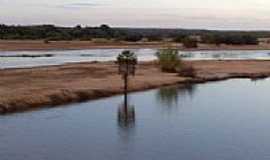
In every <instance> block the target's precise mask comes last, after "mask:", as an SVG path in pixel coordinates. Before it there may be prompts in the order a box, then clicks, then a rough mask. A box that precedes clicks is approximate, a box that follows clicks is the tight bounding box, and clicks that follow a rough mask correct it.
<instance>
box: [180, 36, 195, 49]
mask: <svg viewBox="0 0 270 160" xmlns="http://www.w3.org/2000/svg"><path fill="white" fill-rule="evenodd" d="M182 43H183V46H184V47H185V48H197V47H198V41H197V40H196V39H195V38H190V37H186V38H184V39H183V40H182Z"/></svg>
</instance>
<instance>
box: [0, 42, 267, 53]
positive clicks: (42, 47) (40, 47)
mask: <svg viewBox="0 0 270 160" xmlns="http://www.w3.org/2000/svg"><path fill="white" fill-rule="evenodd" d="M168 46H170V47H172V48H177V49H179V50H181V51H211V50H213V51H216V50H270V44H266V43H265V44H259V45H220V46H216V45H211V44H199V46H198V48H190V49H187V48H184V47H183V46H182V44H180V43H173V42H91V41H51V42H50V43H48V44H46V43H44V42H43V41H41V40H17V41H15V40H0V51H3V52H4V51H63V50H88V49H89V50H91V49H162V48H167V47H168Z"/></svg>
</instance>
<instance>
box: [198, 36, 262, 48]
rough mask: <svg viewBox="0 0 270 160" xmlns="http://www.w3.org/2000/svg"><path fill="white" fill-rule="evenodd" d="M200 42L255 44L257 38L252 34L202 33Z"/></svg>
mask: <svg viewBox="0 0 270 160" xmlns="http://www.w3.org/2000/svg"><path fill="white" fill-rule="evenodd" d="M202 42H203V43H208V44H216V45H220V44H229V45H257V44H258V43H259V41H258V38H257V37H255V36H252V35H248V34H244V35H238V34H222V35H217V34H214V35H204V36H202Z"/></svg>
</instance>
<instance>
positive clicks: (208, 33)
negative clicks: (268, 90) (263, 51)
mask: <svg viewBox="0 0 270 160" xmlns="http://www.w3.org/2000/svg"><path fill="white" fill-rule="evenodd" d="M191 36H193V37H194V36H199V37H200V40H198V39H194V38H190V37H191ZM266 37H270V32H267V31H215V30H188V29H158V28H112V27H110V26H108V25H105V24H103V25H101V26H98V27H82V26H81V25H77V26H75V27H58V26H54V25H36V26H20V25H16V26H15V25H4V24H1V25H0V39H4V40H5V39H6V40H26V39H29V40H40V39H43V40H48V41H57V40H92V39H94V38H104V39H114V40H119V41H130V42H137V41H141V40H145V39H146V40H147V41H162V40H170V41H174V42H179V43H190V42H192V43H193V45H195V42H196V41H200V42H202V43H209V44H216V45H219V44H233V45H241V44H258V38H266Z"/></svg>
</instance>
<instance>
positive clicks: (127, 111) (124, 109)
mask: <svg viewBox="0 0 270 160" xmlns="http://www.w3.org/2000/svg"><path fill="white" fill-rule="evenodd" d="M135 117H136V116H135V107H134V106H133V105H129V104H128V98H127V95H125V101H124V103H123V104H121V105H120V106H119V108H118V117H117V119H118V125H119V127H121V128H124V129H128V128H133V127H134V125H135V120H136V119H135Z"/></svg>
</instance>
